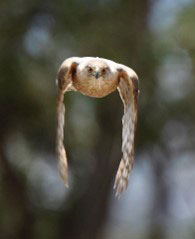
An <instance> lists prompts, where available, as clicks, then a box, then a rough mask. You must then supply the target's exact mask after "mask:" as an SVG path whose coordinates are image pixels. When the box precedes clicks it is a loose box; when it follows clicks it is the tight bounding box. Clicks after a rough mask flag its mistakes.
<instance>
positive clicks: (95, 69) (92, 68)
mask: <svg viewBox="0 0 195 239" xmlns="http://www.w3.org/2000/svg"><path fill="white" fill-rule="evenodd" d="M85 71H86V73H87V75H88V77H93V78H95V79H96V80H98V79H100V78H106V76H108V74H109V73H110V69H109V67H108V66H107V65H98V64H87V65H86V67H85Z"/></svg>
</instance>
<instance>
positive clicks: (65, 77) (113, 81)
mask: <svg viewBox="0 0 195 239" xmlns="http://www.w3.org/2000/svg"><path fill="white" fill-rule="evenodd" d="M57 84H58V95H57V132H56V152H57V157H58V160H59V164H58V166H59V172H60V175H61V177H62V179H63V180H64V183H65V185H68V183H67V175H68V163H67V156H66V151H65V148H64V143H63V141H64V114H65V107H64V103H63V102H64V94H65V92H66V91H70V90H74V91H79V92H81V93H82V94H84V95H87V96H91V97H99V98H100V97H104V96H106V95H108V94H110V93H111V92H113V91H115V90H116V89H118V91H119V94H120V97H121V99H122V101H123V104H124V115H123V118H122V125H123V129H122V154H123V155H122V159H121V162H120V165H119V168H118V171H117V174H116V178H115V183H114V188H116V196H120V194H121V193H122V192H123V191H124V190H125V189H126V188H127V186H128V177H129V173H130V171H131V169H132V167H133V158H134V134H135V128H136V123H137V98H138V77H137V75H136V73H135V72H134V71H133V70H132V69H131V68H129V67H127V66H124V65H122V64H117V63H115V62H113V61H110V60H107V59H103V58H97V57H96V58H95V57H82V58H80V57H71V58H68V59H66V60H65V61H64V62H63V63H62V65H61V67H60V69H59V72H58V76H57Z"/></svg>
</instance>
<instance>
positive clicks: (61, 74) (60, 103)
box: [56, 57, 80, 186]
mask: <svg viewBox="0 0 195 239" xmlns="http://www.w3.org/2000/svg"><path fill="white" fill-rule="evenodd" d="M79 60H80V58H78V57H72V58H68V59H67V60H65V61H64V62H63V63H62V65H61V67H60V69H59V71H58V75H57V86H58V89H57V90H58V92H57V106H56V107H57V111H56V116H57V126H56V152H57V158H58V168H59V172H60V176H61V177H62V179H63V181H64V183H65V185H66V186H68V182H67V178H68V162H67V156H66V150H65V148H64V142H63V141H64V123H65V120H64V117H65V106H64V94H65V92H66V91H69V90H71V89H72V87H73V86H72V79H73V77H74V74H75V73H76V67H77V65H78V64H79Z"/></svg>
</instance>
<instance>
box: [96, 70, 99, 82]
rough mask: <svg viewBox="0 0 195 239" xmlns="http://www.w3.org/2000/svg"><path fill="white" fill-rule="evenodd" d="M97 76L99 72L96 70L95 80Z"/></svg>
mask: <svg viewBox="0 0 195 239" xmlns="http://www.w3.org/2000/svg"><path fill="white" fill-rule="evenodd" d="M98 77H99V72H98V71H96V73H95V78H96V80H97V78H98Z"/></svg>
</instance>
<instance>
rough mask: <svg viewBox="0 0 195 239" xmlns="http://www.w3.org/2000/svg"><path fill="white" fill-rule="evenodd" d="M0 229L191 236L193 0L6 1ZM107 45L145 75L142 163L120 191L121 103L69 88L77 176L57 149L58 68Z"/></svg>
mask: <svg viewBox="0 0 195 239" xmlns="http://www.w3.org/2000/svg"><path fill="white" fill-rule="evenodd" d="M0 12H1V19H0V90H1V93H0V238H2V239H4V238H5V239H7V238H14V239H23V238H28V239H31V238H32V239H34V238H36V239H43V238H47V239H48V238H59V239H60V238H67V239H92V238H93V239H95V238H98V239H100V238H102V239H103V238H106V239H107V238H113V239H115V238H116V239H118V238H122V239H127V238H133V239H135V238H142V239H145V238H150V239H151V238H154V239H164V238H166V239H174V238H185V239H191V238H194V235H195V231H194V222H195V207H194V205H195V193H194V189H193V181H194V180H195V174H194V172H195V161H194V158H195V152H194V144H195V129H194V128H195V127H194V122H195V108H194V106H193V102H195V78H194V75H195V31H194V22H195V5H194V3H193V1H190V0H188V1H182V0H180V1H178V2H177V1H162V0H156V1H149V0H131V1H129V0H114V1H111V0H106V1H103V0H95V1H89V0H63V1H62V0H57V1H49V0H46V1H40V0H36V1H32V0H29V1H24V0H15V1H9V0H8V1H5V0H2V1H1V2H0ZM75 55H77V56H100V57H105V58H108V59H112V60H114V61H116V62H120V63H123V64H126V65H128V66H130V67H132V68H133V69H134V70H135V71H136V72H137V73H138V76H139V78H140V97H139V121H138V129H137V132H136V144H135V152H136V154H135V159H136V160H135V167H134V169H133V172H132V175H131V177H130V183H129V188H128V190H127V192H126V193H124V194H123V195H122V198H121V199H120V201H117V200H115V199H114V195H113V192H112V185H113V179H114V175H115V173H116V170H117V167H118V164H119V160H120V157H121V153H120V146H121V117H122V113H123V112H122V108H123V107H122V103H121V101H120V98H119V96H118V94H117V92H115V93H113V94H112V95H109V96H107V97H105V98H103V99H93V98H88V97H85V96H83V95H80V94H79V93H75V92H73V93H72V92H70V93H67V94H66V96H65V104H66V127H65V144H66V148H67V149H68V158H69V165H70V170H69V171H70V175H69V181H70V188H69V189H66V188H64V185H63V183H62V181H61V180H60V179H59V176H58V172H57V167H56V164H57V162H56V158H55V95H56V86H55V77H56V72H57V69H58V67H59V65H60V64H61V62H62V61H63V60H64V59H65V58H67V57H70V56H75Z"/></svg>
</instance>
